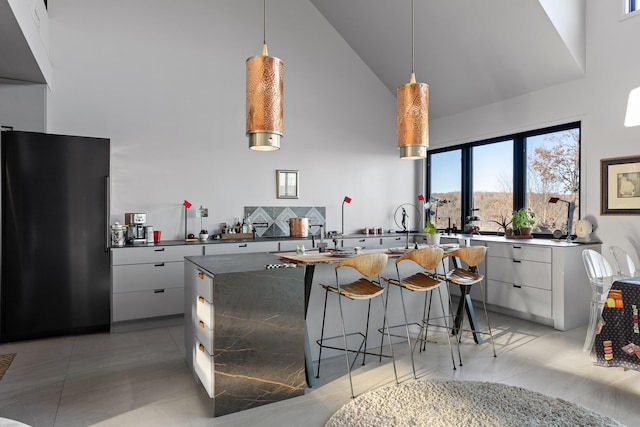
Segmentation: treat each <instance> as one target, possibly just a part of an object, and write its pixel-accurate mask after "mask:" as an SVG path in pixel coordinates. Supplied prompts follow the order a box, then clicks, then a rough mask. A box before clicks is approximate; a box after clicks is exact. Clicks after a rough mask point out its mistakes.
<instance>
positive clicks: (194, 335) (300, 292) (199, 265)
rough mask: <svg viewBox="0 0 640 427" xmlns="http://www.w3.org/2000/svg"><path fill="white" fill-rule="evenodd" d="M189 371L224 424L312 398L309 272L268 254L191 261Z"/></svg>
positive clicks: (187, 263)
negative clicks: (308, 393)
mask: <svg viewBox="0 0 640 427" xmlns="http://www.w3.org/2000/svg"><path fill="white" fill-rule="evenodd" d="M184 274H185V280H184V282H185V349H186V359H187V364H188V365H189V368H190V369H191V370H192V371H193V373H194V376H195V377H196V379H197V380H198V381H200V382H201V383H202V385H203V386H204V388H205V389H206V391H207V394H208V395H209V397H212V398H213V400H212V405H213V408H214V409H213V415H214V416H220V415H225V414H229V413H232V412H237V411H241V410H245V409H249V408H252V407H256V406H261V405H264V404H267V403H271V402H276V401H279V400H283V399H287V398H291V397H295V396H299V395H302V394H304V391H305V387H306V382H305V357H304V345H305V344H304V269H302V268H298V267H296V266H295V264H287V263H284V262H282V261H281V260H280V259H279V258H278V257H276V256H274V255H271V254H266V253H254V254H232V255H212V256H190V257H186V258H185V264H184Z"/></svg>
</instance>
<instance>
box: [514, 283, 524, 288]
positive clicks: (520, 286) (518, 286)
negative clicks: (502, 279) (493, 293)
mask: <svg viewBox="0 0 640 427" xmlns="http://www.w3.org/2000/svg"><path fill="white" fill-rule="evenodd" d="M513 287H514V288H518V289H521V288H522V285H516V284H515V283H514V284H513Z"/></svg>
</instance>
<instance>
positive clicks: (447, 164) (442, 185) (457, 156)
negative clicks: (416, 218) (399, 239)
mask: <svg viewBox="0 0 640 427" xmlns="http://www.w3.org/2000/svg"><path fill="white" fill-rule="evenodd" d="M429 161H430V166H429V171H430V172H431V179H430V180H429V181H430V182H431V187H430V192H429V194H430V196H431V197H430V200H431V203H430V205H432V207H431V209H430V210H429V211H427V219H428V220H429V221H431V222H433V223H434V224H435V225H436V227H437V228H441V229H445V228H448V227H451V228H453V227H454V226H455V227H456V228H457V229H461V226H462V223H461V222H460V218H461V217H462V211H461V206H462V205H461V194H462V182H461V178H462V150H459V149H458V150H449V151H443V152H441V153H438V154H433V155H432V156H429Z"/></svg>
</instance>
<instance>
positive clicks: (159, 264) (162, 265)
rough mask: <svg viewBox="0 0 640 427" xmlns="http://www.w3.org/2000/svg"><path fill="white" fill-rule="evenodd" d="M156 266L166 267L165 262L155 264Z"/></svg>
mask: <svg viewBox="0 0 640 427" xmlns="http://www.w3.org/2000/svg"><path fill="white" fill-rule="evenodd" d="M153 266H154V267H164V262H159V263H158V264H154V265H153Z"/></svg>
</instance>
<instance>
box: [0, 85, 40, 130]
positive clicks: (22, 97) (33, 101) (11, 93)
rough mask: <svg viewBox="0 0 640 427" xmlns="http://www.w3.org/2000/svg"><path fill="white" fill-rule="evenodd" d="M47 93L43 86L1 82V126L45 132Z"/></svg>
mask: <svg viewBox="0 0 640 427" xmlns="http://www.w3.org/2000/svg"><path fill="white" fill-rule="evenodd" d="M45 93H46V86H45V85H43V84H36V83H24V82H17V81H14V80H0V125H1V126H11V127H13V129H14V130H22V131H29V132H44V130H45V115H46V111H45Z"/></svg>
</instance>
